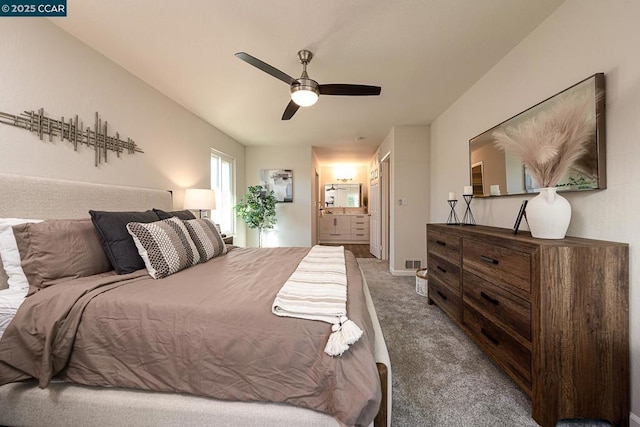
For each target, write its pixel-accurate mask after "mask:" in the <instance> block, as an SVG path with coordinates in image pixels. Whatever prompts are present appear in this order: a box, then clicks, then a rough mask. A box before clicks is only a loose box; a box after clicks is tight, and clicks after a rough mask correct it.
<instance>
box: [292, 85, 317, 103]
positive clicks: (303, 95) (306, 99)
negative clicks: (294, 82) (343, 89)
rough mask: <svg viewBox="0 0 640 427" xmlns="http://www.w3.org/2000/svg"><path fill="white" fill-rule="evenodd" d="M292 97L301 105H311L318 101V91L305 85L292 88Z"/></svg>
mask: <svg viewBox="0 0 640 427" xmlns="http://www.w3.org/2000/svg"><path fill="white" fill-rule="evenodd" d="M291 99H292V100H293V102H295V103H296V104H298V105H299V106H301V107H311V106H312V105H313V104H315V103H316V102H318V92H317V91H315V90H313V89H311V88H305V87H303V86H295V87H293V88H291Z"/></svg>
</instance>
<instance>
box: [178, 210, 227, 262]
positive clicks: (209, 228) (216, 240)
mask: <svg viewBox="0 0 640 427" xmlns="http://www.w3.org/2000/svg"><path fill="white" fill-rule="evenodd" d="M182 222H183V223H184V225H185V226H186V227H187V230H189V235H190V236H191V239H192V240H193V243H195V245H196V248H198V253H200V262H206V261H209V260H210V259H211V258H213V257H217V256H218V255H222V254H226V253H227V246H226V245H225V244H224V240H223V239H222V236H221V235H220V232H219V231H218V227H216V225H215V224H214V223H213V222H212V221H211V220H210V219H208V218H202V219H191V220H187V221H182Z"/></svg>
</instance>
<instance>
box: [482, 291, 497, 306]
mask: <svg viewBox="0 0 640 427" xmlns="http://www.w3.org/2000/svg"><path fill="white" fill-rule="evenodd" d="M480 296H481V297H482V298H484V299H486V300H487V301H489V302H490V303H491V304H493V305H498V304H500V301H498V300H497V299H495V298H491V297H490V296H489V295H487V294H485V293H484V292H480Z"/></svg>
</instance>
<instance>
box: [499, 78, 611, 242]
mask: <svg viewBox="0 0 640 427" xmlns="http://www.w3.org/2000/svg"><path fill="white" fill-rule="evenodd" d="M585 82H586V83H580V84H578V85H576V86H574V87H572V88H571V89H568V90H566V91H565V92H563V93H561V94H559V95H556V96H555V97H553V99H551V100H548V101H546V102H545V103H546V104H548V105H546V106H545V108H544V109H541V110H539V111H537V112H530V113H529V114H528V115H527V116H526V118H522V119H521V120H520V121H519V122H516V123H512V124H510V125H502V126H501V127H500V128H498V129H497V130H494V131H493V133H492V136H493V138H494V139H495V144H496V146H497V147H498V148H500V149H502V150H504V151H505V152H506V153H508V154H515V155H517V156H520V157H521V158H522V163H523V164H524V167H525V169H524V170H525V176H526V173H527V172H528V173H529V174H531V178H532V179H533V182H534V184H532V186H533V187H534V188H535V187H536V186H537V187H539V188H540V194H539V195H537V196H536V197H534V198H533V199H532V200H531V203H529V208H528V209H529V216H528V222H529V226H530V228H531V235H532V236H533V237H538V238H542V239H562V238H564V236H565V234H566V232H567V229H568V228H569V222H570V221H571V205H569V202H568V201H567V200H566V199H565V198H564V197H562V196H560V195H558V194H556V185H558V183H559V182H560V181H561V180H562V179H571V180H584V181H585V182H587V181H589V182H593V183H597V174H595V173H594V172H593V170H592V169H590V168H593V164H592V163H591V162H592V160H593V159H590V158H589V157H590V156H588V154H589V145H590V144H591V145H592V141H594V140H595V138H596V126H595V123H596V111H595V109H594V102H593V100H594V99H597V98H598V97H599V96H602V95H601V94H599V93H598V92H597V91H596V87H595V85H594V84H593V83H591V82H589V81H585ZM583 157H585V158H586V159H585V161H586V162H587V163H586V164H585V163H580V161H581V159H582V158H583ZM591 157H593V156H591ZM567 175H568V176H567Z"/></svg>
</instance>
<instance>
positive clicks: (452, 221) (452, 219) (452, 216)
mask: <svg viewBox="0 0 640 427" xmlns="http://www.w3.org/2000/svg"><path fill="white" fill-rule="evenodd" d="M447 203H449V206H450V207H451V212H449V218H447V225H459V224H460V220H459V219H458V215H457V214H456V204H457V203H458V201H457V200H447Z"/></svg>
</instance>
